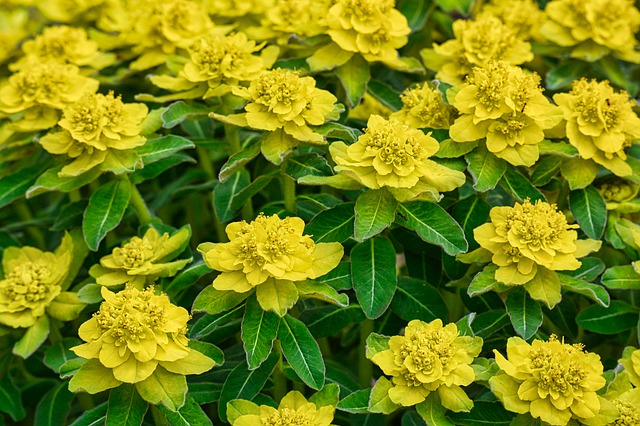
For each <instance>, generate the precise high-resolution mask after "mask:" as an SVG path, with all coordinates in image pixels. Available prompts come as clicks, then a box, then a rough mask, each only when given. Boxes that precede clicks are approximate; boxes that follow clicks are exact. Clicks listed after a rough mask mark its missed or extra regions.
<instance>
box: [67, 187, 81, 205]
mask: <svg viewBox="0 0 640 426" xmlns="http://www.w3.org/2000/svg"><path fill="white" fill-rule="evenodd" d="M81 199H82V196H81V195H80V190H79V189H74V190H73V191H70V192H69V200H70V201H72V202H76V201H80V200H81Z"/></svg>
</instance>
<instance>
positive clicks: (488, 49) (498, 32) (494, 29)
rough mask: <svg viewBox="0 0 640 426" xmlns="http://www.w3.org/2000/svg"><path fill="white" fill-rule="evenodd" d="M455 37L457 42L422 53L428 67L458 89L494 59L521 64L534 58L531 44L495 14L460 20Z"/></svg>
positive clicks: (457, 23) (434, 46)
mask: <svg viewBox="0 0 640 426" xmlns="http://www.w3.org/2000/svg"><path fill="white" fill-rule="evenodd" d="M453 34H454V35H455V38H454V39H452V40H448V41H445V42H444V43H442V44H440V45H438V44H434V45H433V48H432V49H423V50H422V51H421V52H420V54H421V55H422V60H423V61H424V63H425V65H426V66H427V68H430V69H432V70H435V71H438V73H437V74H436V78H438V79H439V80H442V81H444V82H445V83H449V84H452V85H454V86H458V85H460V84H462V83H463V82H464V78H465V77H466V76H467V75H469V74H471V71H472V70H473V67H483V66H485V65H487V64H488V63H489V61H491V60H495V61H504V62H505V63H507V64H510V65H520V64H522V63H524V62H529V61H531V60H532V59H533V53H531V45H530V44H529V43H528V42H526V41H524V40H523V39H522V38H521V37H520V36H519V35H518V33H517V32H516V30H514V29H513V28H512V27H511V26H510V25H506V24H503V23H502V21H501V20H500V19H498V18H496V17H495V16H492V15H491V14H481V15H480V16H478V17H477V18H476V19H474V20H469V21H467V20H463V19H458V20H457V21H455V22H454V23H453Z"/></svg>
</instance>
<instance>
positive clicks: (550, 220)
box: [506, 199, 576, 249]
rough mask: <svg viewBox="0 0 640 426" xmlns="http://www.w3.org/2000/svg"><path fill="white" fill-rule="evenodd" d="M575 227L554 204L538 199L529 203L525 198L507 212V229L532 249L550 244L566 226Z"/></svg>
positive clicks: (559, 235) (561, 234) (562, 232)
mask: <svg viewBox="0 0 640 426" xmlns="http://www.w3.org/2000/svg"><path fill="white" fill-rule="evenodd" d="M575 227H576V225H568V224H567V218H566V217H565V216H564V214H562V212H559V211H558V207H557V206H556V205H555V204H548V203H544V202H542V201H540V200H538V201H537V202H536V204H531V202H530V201H529V199H526V200H525V201H524V203H522V206H521V208H513V209H511V210H510V211H509V212H508V213H507V220H506V229H507V231H508V232H513V233H514V234H515V235H516V236H517V238H518V240H520V242H521V243H522V244H525V245H527V246H528V247H530V248H533V249H537V248H541V247H543V246H549V245H552V244H553V243H554V242H556V241H557V240H558V239H559V238H560V237H562V236H563V235H564V233H565V232H566V230H567V229H568V228H575Z"/></svg>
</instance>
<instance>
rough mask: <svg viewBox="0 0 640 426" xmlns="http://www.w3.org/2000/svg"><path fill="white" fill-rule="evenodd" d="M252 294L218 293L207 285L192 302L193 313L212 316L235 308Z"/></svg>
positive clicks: (230, 291)
mask: <svg viewBox="0 0 640 426" xmlns="http://www.w3.org/2000/svg"><path fill="white" fill-rule="evenodd" d="M251 294H252V292H250V291H248V292H246V293H236V292H235V291H232V290H229V291H220V290H216V289H215V288H213V286H211V285H209V286H207V287H205V288H204V289H203V290H202V291H201V292H200V294H198V296H197V297H196V300H194V302H193V307H192V308H191V310H192V311H193V313H198V312H206V313H208V314H211V315H214V314H218V313H220V312H224V311H228V310H229V309H231V308H234V307H236V306H237V305H238V304H239V303H240V302H242V301H243V300H244V299H246V298H247V297H249V296H250V295H251Z"/></svg>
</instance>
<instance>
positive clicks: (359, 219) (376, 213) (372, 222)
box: [354, 188, 397, 241]
mask: <svg viewBox="0 0 640 426" xmlns="http://www.w3.org/2000/svg"><path fill="white" fill-rule="evenodd" d="M396 205H397V202H396V200H395V198H393V195H391V193H390V192H389V191H387V190H386V189H385V188H382V189H371V190H368V191H365V192H363V193H362V194H360V196H359V197H358V199H357V200H356V206H355V209H354V210H355V238H356V240H358V241H364V240H366V239H367V238H371V237H373V236H374V235H377V234H379V233H380V232H382V231H383V230H384V229H386V228H387V227H388V226H389V225H391V223H392V222H393V219H394V218H395V216H396Z"/></svg>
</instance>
